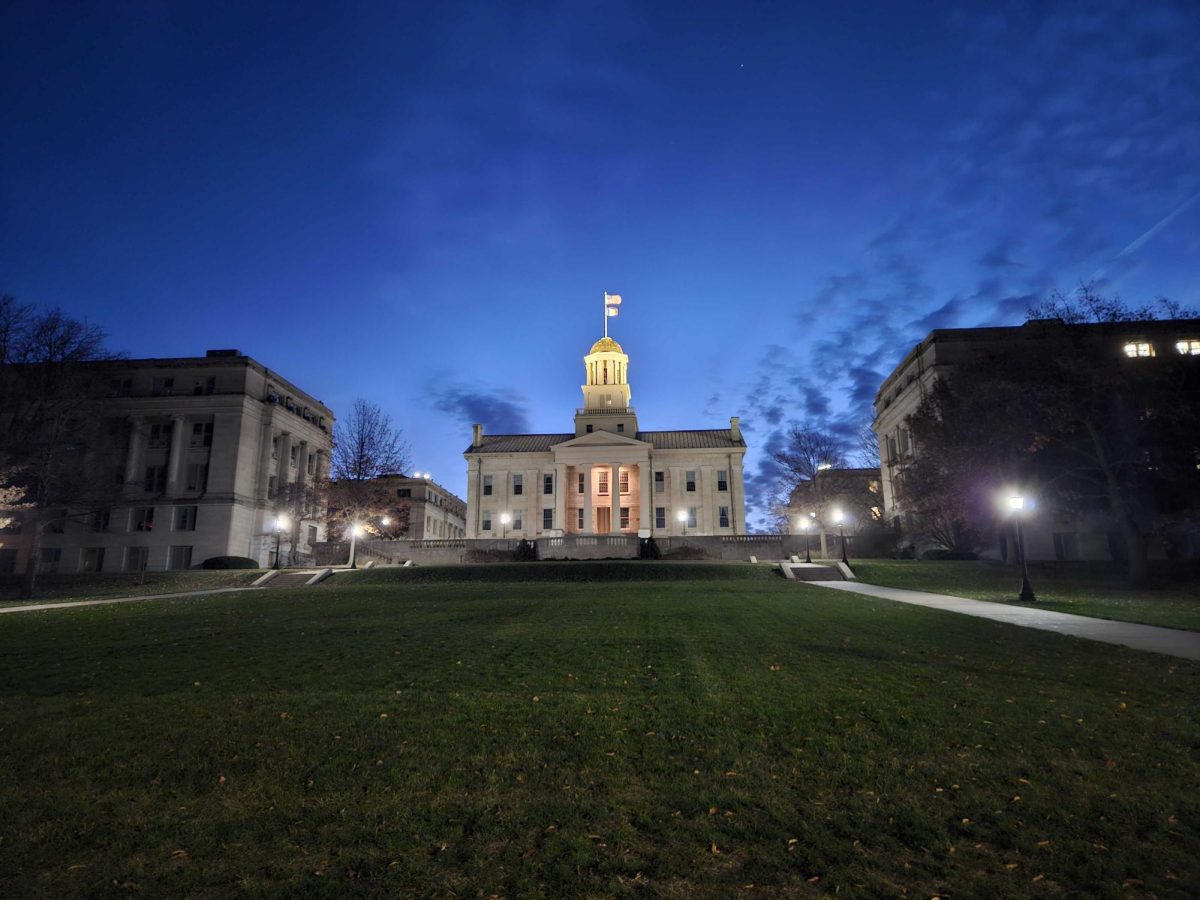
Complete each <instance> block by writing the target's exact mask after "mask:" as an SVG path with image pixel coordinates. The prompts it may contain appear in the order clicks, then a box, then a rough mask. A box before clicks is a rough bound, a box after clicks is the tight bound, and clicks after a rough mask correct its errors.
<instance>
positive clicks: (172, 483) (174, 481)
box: [167, 416, 187, 497]
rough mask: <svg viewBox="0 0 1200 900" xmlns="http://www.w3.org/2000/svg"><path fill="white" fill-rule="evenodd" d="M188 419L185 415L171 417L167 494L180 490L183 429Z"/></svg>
mask: <svg viewBox="0 0 1200 900" xmlns="http://www.w3.org/2000/svg"><path fill="white" fill-rule="evenodd" d="M186 424H187V420H186V419H184V417H183V416H172V417H171V449H170V450H169V451H168V453H167V496H168V497H174V496H175V495H176V494H177V493H178V492H179V474H180V473H179V468H180V466H181V465H182V463H183V431H184V426H185V425H186Z"/></svg>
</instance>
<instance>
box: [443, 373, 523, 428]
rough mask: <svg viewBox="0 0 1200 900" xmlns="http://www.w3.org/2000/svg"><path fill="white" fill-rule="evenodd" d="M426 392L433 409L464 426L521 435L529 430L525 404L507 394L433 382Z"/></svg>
mask: <svg viewBox="0 0 1200 900" xmlns="http://www.w3.org/2000/svg"><path fill="white" fill-rule="evenodd" d="M425 392H426V396H428V397H429V400H430V403H431V405H432V406H433V408H434V409H436V410H438V411H440V412H444V413H447V414H448V415H451V416H453V417H454V418H455V419H456V420H458V421H459V422H461V423H463V424H465V425H473V424H475V423H480V424H482V425H483V426H484V427H485V429H486V430H487V431H488V432H490V433H492V434H522V433H525V432H528V431H530V430H531V428H530V424H529V415H528V413H527V411H526V409H525V405H524V403H523V402H520V401H517V400H514V399H512V397H511V396H509V395H508V394H504V395H502V394H500V393H499V392H496V391H479V390H472V389H471V388H468V387H465V386H463V385H456V384H449V385H442V384H434V383H429V384H427V385H426V387H425Z"/></svg>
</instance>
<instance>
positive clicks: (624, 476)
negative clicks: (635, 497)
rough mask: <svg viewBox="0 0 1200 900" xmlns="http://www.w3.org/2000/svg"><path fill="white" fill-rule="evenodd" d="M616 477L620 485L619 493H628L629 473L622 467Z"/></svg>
mask: <svg viewBox="0 0 1200 900" xmlns="http://www.w3.org/2000/svg"><path fill="white" fill-rule="evenodd" d="M617 478H618V480H619V482H620V485H621V493H622V494H628V493H629V473H628V472H626V471H625V470H624V469H622V470H621V474H620V475H618V476H617Z"/></svg>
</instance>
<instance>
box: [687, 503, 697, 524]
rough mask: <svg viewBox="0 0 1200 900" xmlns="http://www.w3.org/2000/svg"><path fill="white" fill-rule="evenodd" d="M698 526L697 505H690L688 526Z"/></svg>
mask: <svg viewBox="0 0 1200 900" xmlns="http://www.w3.org/2000/svg"><path fill="white" fill-rule="evenodd" d="M695 527H696V507H694V506H689V507H688V528H695Z"/></svg>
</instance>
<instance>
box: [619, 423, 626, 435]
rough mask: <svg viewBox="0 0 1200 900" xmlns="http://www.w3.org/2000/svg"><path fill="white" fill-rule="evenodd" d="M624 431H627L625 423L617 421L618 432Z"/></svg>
mask: <svg viewBox="0 0 1200 900" xmlns="http://www.w3.org/2000/svg"><path fill="white" fill-rule="evenodd" d="M624 433H625V423H624V422H618V423H617V434H624Z"/></svg>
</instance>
